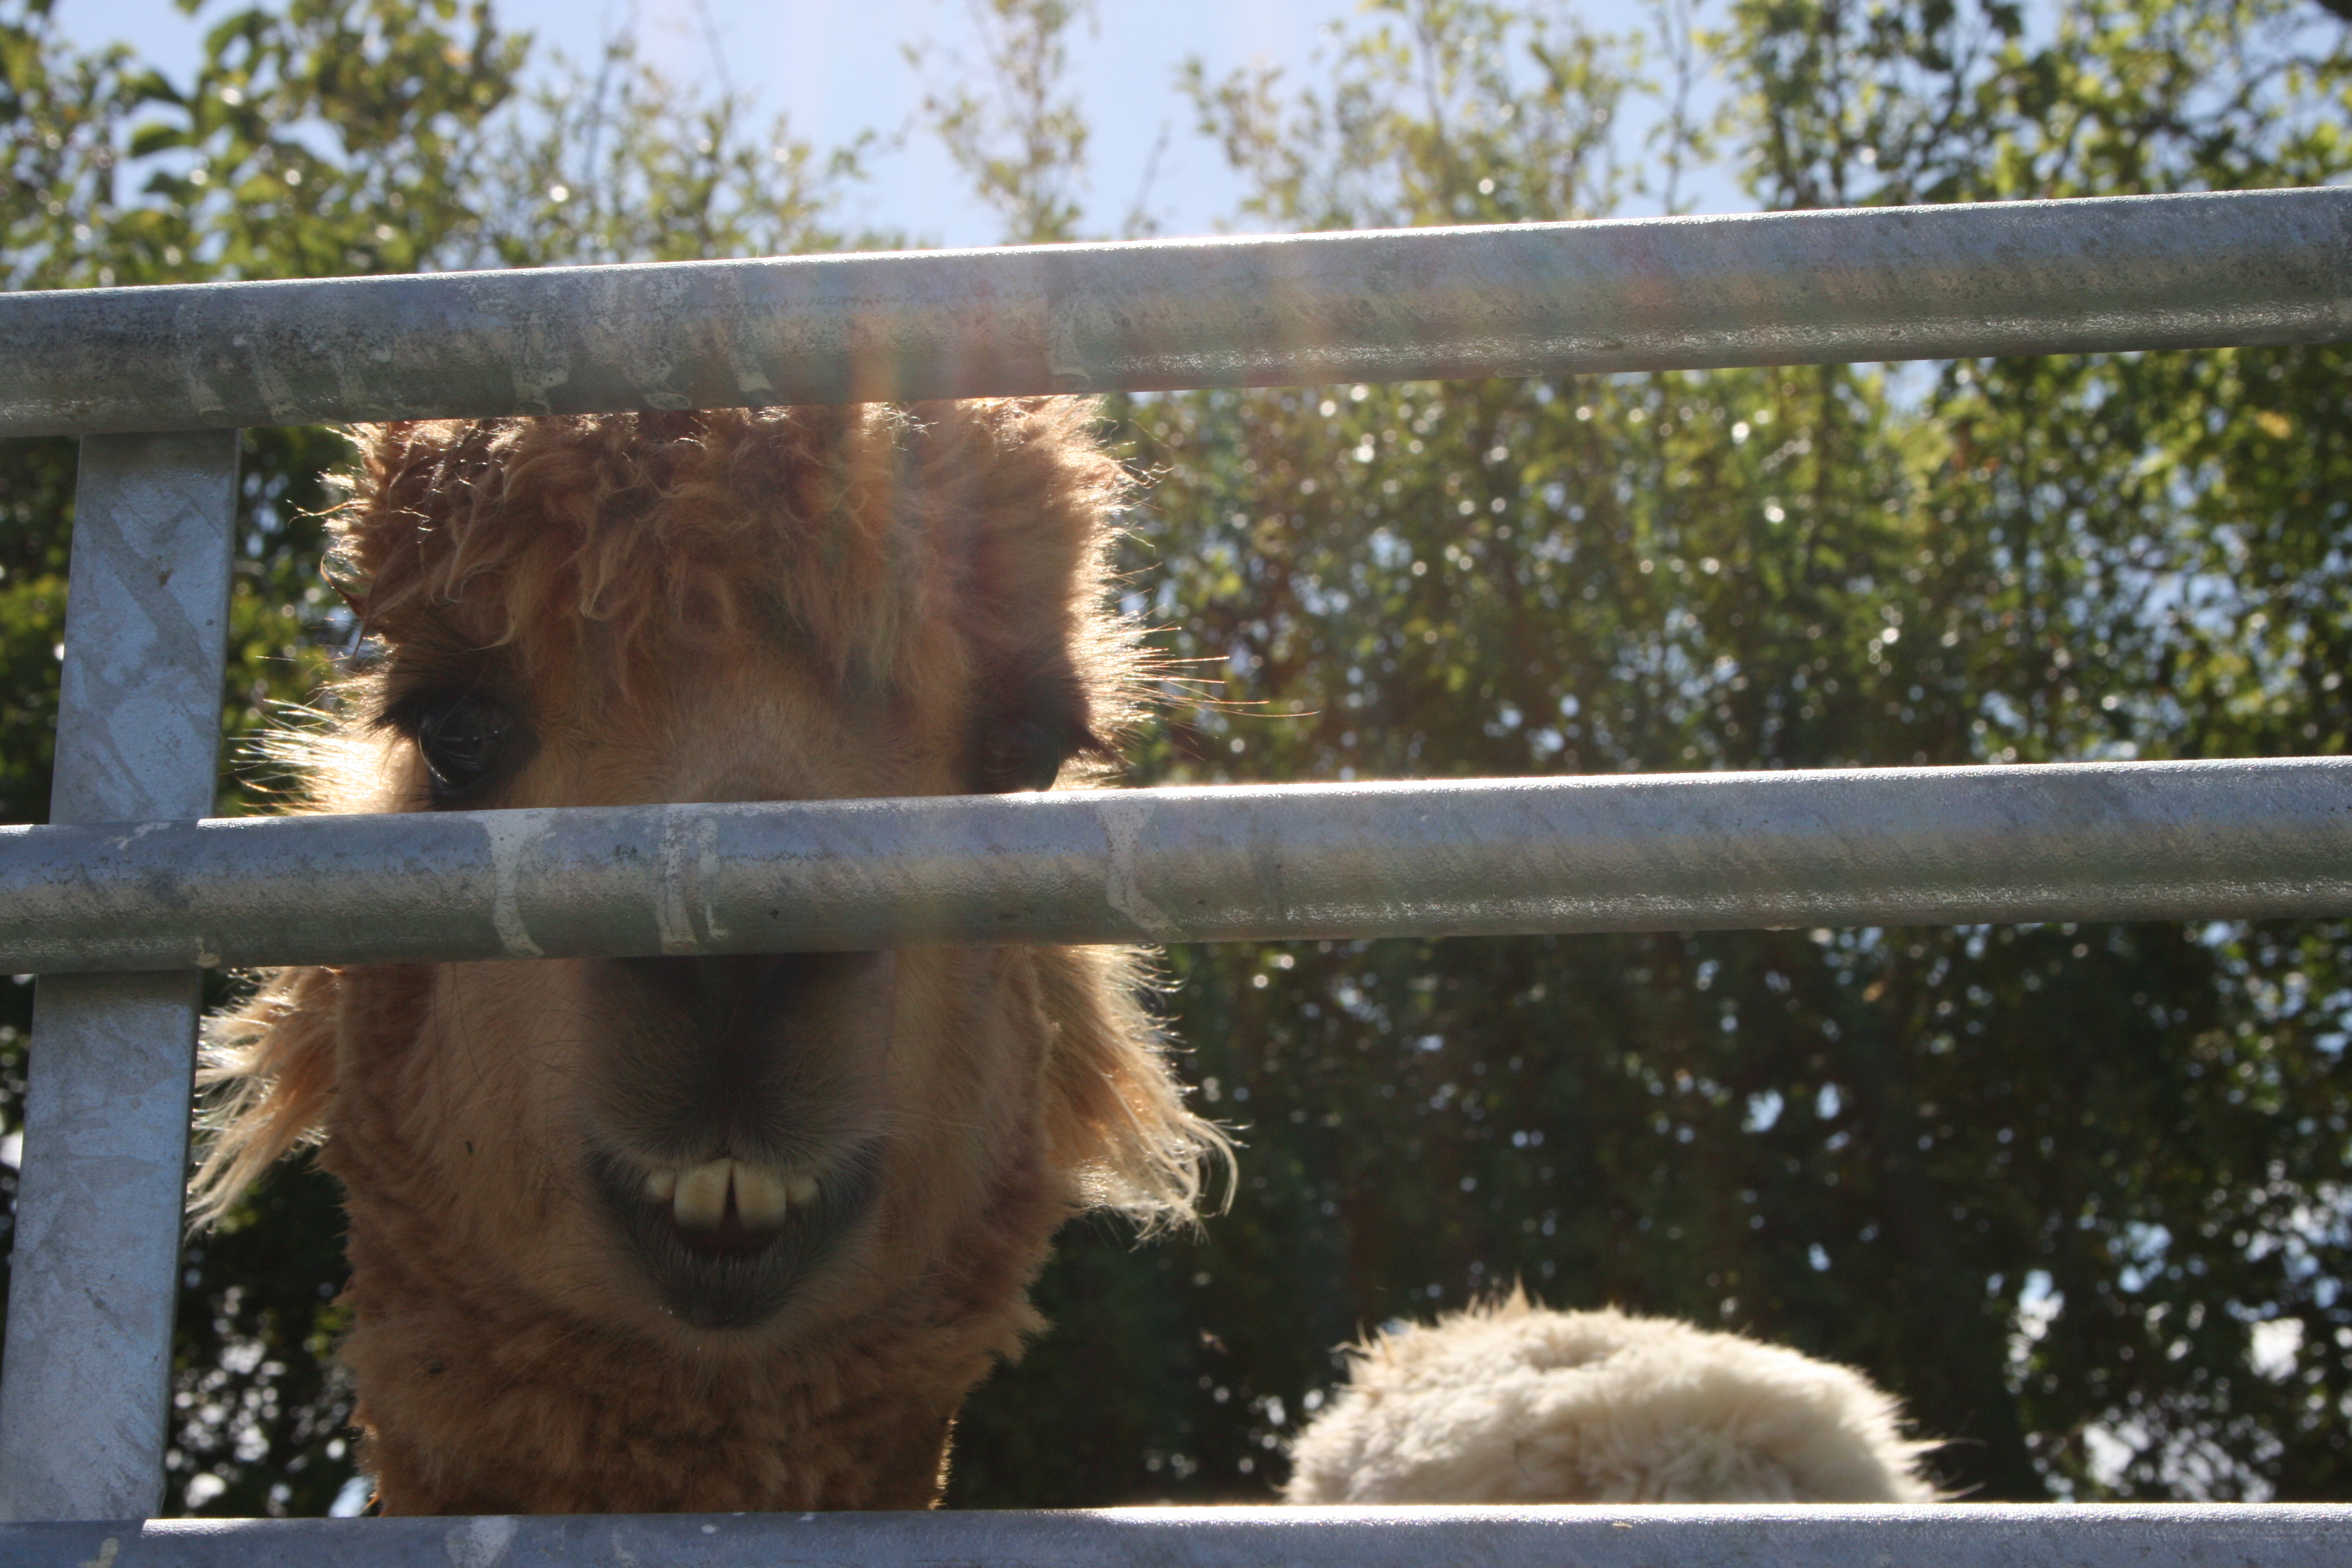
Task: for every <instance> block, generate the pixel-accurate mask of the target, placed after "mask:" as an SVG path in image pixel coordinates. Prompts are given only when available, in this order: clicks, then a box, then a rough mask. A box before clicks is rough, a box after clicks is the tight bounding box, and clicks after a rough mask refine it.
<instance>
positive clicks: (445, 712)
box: [416, 696, 515, 801]
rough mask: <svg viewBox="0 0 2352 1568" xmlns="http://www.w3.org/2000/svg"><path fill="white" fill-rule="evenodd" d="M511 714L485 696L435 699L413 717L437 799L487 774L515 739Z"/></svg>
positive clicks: (459, 791)
mask: <svg viewBox="0 0 2352 1568" xmlns="http://www.w3.org/2000/svg"><path fill="white" fill-rule="evenodd" d="M514 731H515V722H514V717H513V715H511V714H509V712H508V711H507V710H505V709H504V708H502V707H500V706H499V704H497V703H495V702H492V701H491V700H488V698H485V697H475V696H467V697H460V698H457V699H456V700H452V701H446V702H440V703H436V704H435V705H434V706H432V707H430V708H427V709H425V710H423V711H422V712H420V713H418V714H417V716H416V749H417V750H418V751H419V752H422V753H423V754H424V757H425V767H426V768H427V769H428V770H430V772H431V773H432V774H433V796H434V799H435V800H436V801H444V800H448V799H451V798H454V797H455V796H457V795H461V794H463V793H464V792H465V791H466V790H467V789H468V788H469V787H471V786H472V785H474V784H479V783H480V782H481V781H482V780H483V779H485V778H487V777H488V776H489V774H490V773H492V772H494V771H495V770H496V769H497V767H498V765H499V763H501V762H503V761H504V760H505V759H506V752H507V747H508V743H509V742H510V741H511V740H512V739H513V738H514Z"/></svg>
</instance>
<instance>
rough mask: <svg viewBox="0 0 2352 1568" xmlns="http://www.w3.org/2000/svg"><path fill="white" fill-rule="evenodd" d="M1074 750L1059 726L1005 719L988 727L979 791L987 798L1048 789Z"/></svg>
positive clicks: (1041, 722)
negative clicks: (990, 795)
mask: <svg viewBox="0 0 2352 1568" xmlns="http://www.w3.org/2000/svg"><path fill="white" fill-rule="evenodd" d="M1072 750H1074V748H1073V747H1072V746H1071V744H1070V742H1069V738H1068V737H1067V736H1066V734H1064V733H1063V731H1062V729H1061V726H1059V725H1055V724H1047V723H1045V722H1043V721H1039V720H1035V719H1008V720H1005V721H1002V722H999V723H997V724H994V725H992V726H991V727H990V729H989V731H988V739H987V741H986V742H985V743H984V744H983V746H982V754H981V759H980V787H981V788H982V790H984V791H986V792H988V793H990V794H992V795H993V794H1005V793H1009V792H1011V791H1013V790H1036V789H1051V788H1053V787H1054V780H1055V777H1056V776H1057V775H1059V774H1060V773H1061V771H1062V763H1064V762H1065V761H1066V760H1067V759H1068V757H1069V754H1070V752H1071V751H1072Z"/></svg>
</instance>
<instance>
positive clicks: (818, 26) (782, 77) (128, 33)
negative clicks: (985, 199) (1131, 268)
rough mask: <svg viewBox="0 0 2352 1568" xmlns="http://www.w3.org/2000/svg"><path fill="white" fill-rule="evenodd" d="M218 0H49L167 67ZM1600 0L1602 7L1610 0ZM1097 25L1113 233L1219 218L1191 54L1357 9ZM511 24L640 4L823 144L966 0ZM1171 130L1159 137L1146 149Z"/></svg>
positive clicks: (951, 229) (675, 44)
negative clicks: (184, 3)
mask: <svg viewBox="0 0 2352 1568" xmlns="http://www.w3.org/2000/svg"><path fill="white" fill-rule="evenodd" d="M230 9H231V5H229V4H227V3H226V0H213V3H212V4H210V5H207V6H206V7H205V10H204V11H203V12H202V13H200V14H199V16H198V17H197V19H195V20H194V21H192V20H190V19H189V18H187V17H184V16H182V15H181V14H180V13H179V11H178V9H177V8H176V7H175V6H174V5H173V4H172V3H171V0H59V4H58V12H57V14H58V18H59V20H60V22H61V23H62V24H63V26H64V27H65V29H66V31H67V32H68V35H69V36H70V37H74V38H75V39H76V40H77V41H78V42H80V43H83V44H86V45H89V44H98V43H101V42H110V41H112V40H114V39H117V38H123V39H129V40H131V41H133V42H134V43H135V44H136V45H137V47H138V48H139V49H140V51H141V52H142V54H143V55H144V56H146V57H147V58H150V59H152V60H154V61H155V62H157V63H158V64H160V65H162V66H163V67H164V68H165V69H166V70H167V71H169V72H171V73H172V74H173V75H174V76H177V77H181V78H183V79H184V78H185V76H187V75H188V74H190V73H191V72H192V71H193V70H194V66H195V64H196V61H197V59H198V58H199V56H200V42H199V40H200V39H201V37H202V36H203V30H204V23H205V18H206V17H213V18H217V17H218V16H224V15H226V14H227V13H228V11H229V10H230ZM1601 9H1606V7H1605V6H1603V7H1601ZM1097 10H1098V13H1099V15H1098V16H1097V25H1096V26H1095V27H1094V28H1093V30H1092V31H1091V33H1088V32H1087V31H1086V29H1084V28H1081V29H1080V32H1079V36H1078V37H1076V40H1075V45H1074V48H1073V55H1074V65H1075V69H1074V71H1073V78H1074V79H1075V80H1076V81H1077V82H1078V83H1079V85H1080V89H1081V92H1080V96H1081V100H1082V101H1083V103H1084V105H1085V108H1086V110H1087V119H1088V122H1089V125H1090V127H1091V135H1092V142H1091V143H1090V146H1089V157H1090V162H1091V165H1092V173H1093V188H1092V190H1091V191H1090V192H1089V193H1088V195H1089V201H1088V209H1089V212H1090V214H1091V215H1092V216H1093V219H1094V222H1093V225H1092V226H1094V227H1096V228H1098V229H1101V230H1105V231H1108V230H1110V229H1113V228H1115V227H1116V226H1117V225H1118V221H1119V219H1121V218H1122V217H1123V216H1125V215H1126V214H1127V212H1128V211H1129V208H1130V207H1131V206H1132V205H1134V203H1135V201H1136V197H1137V194H1138V192H1139V189H1141V188H1142V186H1143V180H1144V175H1145V171H1146V170H1147V168H1150V169H1151V170H1152V180H1151V184H1150V194H1149V197H1148V207H1149V210H1150V212H1151V213H1152V215H1153V216H1155V217H1157V218H1158V219H1159V222H1160V232H1161V233H1163V234H1167V235H1171V236H1172V235H1183V234H1204V233H1211V232H1214V231H1215V230H1216V229H1217V228H1218V226H1219V221H1218V220H1219V219H1221V218H1225V217H1227V216H1229V215H1230V214H1231V213H1232V212H1233V210H1234V206H1235V205H1236V204H1237V202H1238V200H1239V197H1240V195H1241V189H1240V186H1239V184H1237V183H1236V182H1235V181H1234V178H1233V176H1232V175H1231V174H1230V173H1229V172H1228V171H1227V170H1226V168H1225V166H1224V161H1223V156H1222V155H1221V154H1220V153H1218V152H1217V150H1216V149H1215V148H1214V147H1213V145H1212V144H1211V143H1209V142H1206V141H1205V140H1203V139H1202V138H1201V137H1199V136H1198V135H1196V134H1194V133H1193V126H1192V113H1191V110H1190V108H1189V106H1188V104H1187V103H1186V101H1185V100H1183V99H1182V98H1181V97H1180V96H1179V95H1178V93H1177V91H1176V87H1175V81H1176V72H1177V69H1178V68H1179V66H1180V65H1181V62H1182V61H1183V60H1184V59H1185V58H1188V57H1191V56H1198V57H1200V58H1201V59H1202V61H1203V63H1204V64H1206V65H1207V67H1208V68H1209V69H1210V71H1211V74H1212V75H1213V76H1222V75H1223V74H1224V72H1226V71H1228V70H1230V69H1232V68H1234V67H1237V66H1242V65H1246V64H1249V63H1251V62H1252V61H1254V60H1264V61H1267V62H1270V63H1274V64H1279V65H1282V66H1285V67H1286V68H1289V69H1290V70H1291V71H1292V72H1294V73H1297V72H1300V71H1304V70H1305V69H1307V68H1308V65H1309V61H1310V58H1311V56H1312V55H1313V53H1314V49H1315V46H1316V44H1317V41H1318V38H1319V37H1321V36H1322V31H1323V29H1324V28H1325V27H1327V26H1328V25H1330V24H1331V23H1332V22H1334V21H1336V20H1339V19H1342V18H1345V17H1347V16H1350V15H1351V14H1352V13H1353V12H1354V10H1355V5H1354V0H1180V3H1174V4H1171V3H1167V0H1099V4H1098V6H1097ZM497 15H498V16H499V19H500V22H501V24H502V25H503V26H508V27H511V28H515V29H518V30H523V31H528V32H530V33H532V34H533V35H535V36H536V37H537V39H538V41H539V46H540V48H541V49H542V50H544V49H547V48H549V47H553V48H556V49H561V50H562V51H563V52H564V53H566V54H568V55H571V56H572V57H573V58H579V59H585V58H593V56H594V54H595V52H596V50H597V48H598V47H599V45H600V43H601V42H602V40H603V39H604V37H606V36H608V34H609V33H611V32H612V31H613V30H614V29H616V28H619V27H621V26H625V25H627V23H628V22H629V20H630V18H631V17H632V16H635V23H636V28H637V33H638V36H639V38H640V41H641V45H642V47H644V48H645V50H646V53H647V55H648V56H649V57H650V58H652V59H653V60H654V61H655V62H656V64H657V65H658V66H660V67H661V68H662V69H663V70H664V72H665V73H666V74H667V75H670V76H673V77H674V78H677V79H680V80H696V81H704V82H708V81H710V80H713V79H718V78H719V73H720V72H721V70H722V69H723V72H724V79H725V80H726V81H728V82H729V83H730V84H731V85H732V86H733V87H734V88H735V89H738V90H740V91H745V92H750V93H753V94H756V95H757V96H758V98H759V100H760V102H761V106H762V107H763V108H764V109H766V110H770V111H778V110H781V111H782V112H783V113H785V114H786V115H788V116H789V117H790V119H791V121H792V129H793V134H794V135H796V136H799V137H801V138H803V139H804V140H806V141H809V142H813V143H814V144H815V145H816V146H817V147H819V148H825V147H831V146H835V145H839V144H842V143H844V142H848V141H850V140H851V139H853V138H854V137H856V135H857V134H858V133H859V132H863V131H867V130H872V131H877V132H883V133H885V134H887V133H889V132H894V131H896V130H898V128H900V127H902V126H904V125H905V124H906V123H907V122H908V120H909V119H910V117H911V116H912V115H913V114H914V112H915V110H916V109H917V107H918V105H919V102H920V100H921V96H922V89H921V85H920V82H919V79H918V77H917V75H916V72H915V69H914V68H913V67H912V66H910V65H909V64H908V62H907V60H906V58H905V57H904V55H903V53H902V47H903V46H905V45H907V44H910V43H918V42H929V43H933V44H935V45H937V46H939V47H941V48H944V49H948V50H957V49H961V52H963V53H964V54H966V55H967V56H970V55H971V52H972V51H971V26H970V22H969V20H968V15H969V14H968V12H967V10H966V0H854V3H853V0H635V4H634V5H633V4H631V0H499V4H498V5H497ZM1163 130H1164V131H1165V132H1166V133H1167V143H1166V148H1165V151H1164V152H1162V153H1160V157H1159V158H1158V160H1157V163H1156V164H1155V163H1154V160H1153V157H1152V152H1153V148H1154V146H1155V144H1157V143H1158V142H1159V141H1160V136H1161V134H1162V132H1163ZM872 167H873V173H874V176H875V177H874V179H873V180H872V181H871V182H870V183H869V184H868V186H867V188H866V191H865V193H864V194H863V195H861V196H859V198H858V199H857V200H856V202H855V203H854V204H853V206H852V209H851V213H850V214H849V216H850V217H851V218H852V219H853V220H854V221H857V220H862V221H864V222H867V223H871V224H873V225H875V226H881V227H889V228H898V229H901V230H904V231H906V232H908V233H910V234H914V235H917V236H919V237H922V238H924V239H926V240H928V241H929V242H930V243H933V244H949V245H984V244H989V243H992V242H993V241H994V240H996V239H997V238H998V237H999V235H998V223H997V221H996V219H995V218H994V217H993V216H992V215H990V213H989V212H988V211H987V210H986V209H985V208H983V207H982V206H981V205H979V204H978V203H976V202H974V201H972V200H971V198H970V197H968V196H966V195H964V194H963V190H962V184H961V180H960V179H959V177H958V176H957V175H956V174H955V173H954V172H953V170H952V168H951V166H950V164H949V163H948V161H947V158H946V155H945V154H944V153H942V152H941V151H940V148H939V146H938V144H937V143H936V142H934V141H932V140H931V139H930V138H929V137H927V136H921V135H917V136H911V137H908V138H907V139H906V142H905V144H904V146H903V147H902V148H901V149H900V150H899V151H898V152H896V153H889V154H887V155H885V156H882V157H879V158H877V159H875V160H874V161H873V165H872Z"/></svg>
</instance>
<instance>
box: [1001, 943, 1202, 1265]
mask: <svg viewBox="0 0 2352 1568" xmlns="http://www.w3.org/2000/svg"><path fill="white" fill-rule="evenodd" d="M1034 952H1035V955H1036V961H1037V980H1038V985H1039V992H1040V1000H1041V1002H1042V1003H1043V1005H1044V1007H1045V1016H1047V1017H1048V1018H1050V1019H1051V1020H1053V1022H1054V1025H1055V1028H1054V1031H1053V1037H1052V1044H1051V1047H1050V1053H1051V1054H1050V1055H1049V1056H1048V1057H1047V1058H1046V1062H1045V1083H1044V1089H1045V1129H1046V1136H1047V1139H1048V1141H1049V1148H1050V1156H1049V1157H1050V1158H1051V1160H1052V1161H1053V1163H1054V1167H1055V1169H1056V1170H1058V1171H1060V1172H1062V1173H1064V1174H1065V1175H1066V1177H1068V1178H1069V1179H1070V1181H1071V1183H1072V1184H1073V1186H1074V1187H1075V1188H1076V1194H1077V1195H1078V1196H1079V1198H1080V1199H1081V1200H1082V1201H1084V1202H1086V1203H1087V1204H1088V1205H1099V1206H1102V1207H1105V1208H1111V1209H1116V1210H1118V1212H1120V1213H1122V1214H1124V1215H1127V1216H1128V1217H1129V1219H1131V1220H1133V1221H1134V1222H1135V1223H1136V1225H1137V1226H1139V1228H1140V1229H1142V1230H1143V1231H1144V1232H1145V1233H1146V1234H1149V1233H1150V1232H1152V1231H1155V1230H1159V1229H1160V1228H1163V1227H1166V1226H1182V1225H1188V1224H1191V1223H1192V1222H1194V1221H1195V1220H1197V1219H1198V1217H1199V1216H1200V1214H1201V1211H1202V1210H1203V1209H1205V1208H1208V1207H1211V1206H1216V1207H1220V1208H1221V1207H1223V1201H1224V1200H1229V1199H1230V1198H1231V1196H1232V1191H1231V1187H1232V1184H1231V1181H1230V1177H1231V1174H1232V1170H1233V1143H1232V1141H1231V1140H1229V1139H1228V1138H1227V1137H1226V1136H1225V1134H1224V1132H1223V1131H1222V1130H1221V1129H1219V1128H1218V1127H1217V1126H1216V1125H1215V1124H1214V1123H1213V1122H1209V1121H1203V1120H1202V1118H1200V1117H1198V1116H1195V1115H1193V1114H1192V1111H1191V1110H1187V1109H1186V1108H1185V1105H1184V1096H1183V1089H1181V1086H1179V1085H1178V1083H1177V1082H1176V1079H1175V1075H1174V1074H1173V1073H1172V1072H1171V1070H1170V1069H1169V1064H1168V1058H1167V1053H1166V1052H1165V1051H1164V1050H1163V1049H1162V1047H1161V1046H1160V1039H1159V1036H1158V1034H1157V1032H1156V1031H1155V1030H1154V1029H1153V1028H1152V1026H1151V1021H1150V1018H1149V1017H1147V1016H1145V1014H1144V1011H1143V1007H1142V1005H1141V1004H1140V1003H1139V1001H1138V1000H1137V995H1136V994H1137V990H1138V988H1139V985H1140V984H1141V983H1142V964H1141V963H1140V960H1139V955H1138V954H1136V953H1135V952H1130V951H1129V950H1128V949H1125V948H1112V947H1065V948H1039V949H1036V950H1034ZM1219 1170H1222V1171H1223V1172H1224V1173H1225V1174H1226V1176H1227V1177H1228V1180H1227V1181H1226V1182H1225V1183H1224V1184H1223V1185H1224V1187H1225V1191H1224V1193H1223V1198H1222V1199H1213V1198H1212V1196H1211V1194H1210V1188H1211V1186H1212V1184H1213V1177H1214V1175H1215V1173H1216V1172H1217V1171H1219Z"/></svg>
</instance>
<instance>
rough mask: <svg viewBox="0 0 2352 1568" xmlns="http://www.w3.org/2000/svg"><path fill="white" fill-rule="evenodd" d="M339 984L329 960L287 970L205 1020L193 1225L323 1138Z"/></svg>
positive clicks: (213, 1217) (216, 1215) (209, 1220)
mask: <svg viewBox="0 0 2352 1568" xmlns="http://www.w3.org/2000/svg"><path fill="white" fill-rule="evenodd" d="M340 989H341V976H340V975H339V974H338V973H336V972H335V971H334V970H331V969H292V970H281V971H280V972H279V973H278V974H277V975H276V976H275V977H274V978H273V979H272V980H271V981H270V982H269V983H268V984H267V985H265V986H263V987H262V989H261V991H260V992H259V993H258V994H257V995H255V997H254V998H253V1000H252V1001H250V1002H248V1003H247V1004H246V1005H244V1006H243V1007H240V1008H238V1009H237V1010H236V1012H234V1013H228V1014H222V1015H218V1016H215V1017H212V1018H208V1019H206V1020H205V1042H204V1051H203V1056H202V1058H201V1060H200V1063H199V1065H198V1067H197V1069H196V1088H197V1089H198V1091H199V1092H200V1093H202V1094H203V1095H204V1097H205V1099H204V1108H203V1110H202V1111H201V1112H200V1113H199V1115H198V1117H197V1122H196V1126H197V1131H198V1133H199V1135H200V1136H201V1138H202V1152H201V1154H200V1156H199V1159H198V1163H197V1166H196V1173H195V1176H194V1180H192V1181H191V1182H190V1183H189V1184H188V1198H189V1214H190V1218H191V1220H192V1222H193V1223H194V1225H195V1226H197V1227H199V1228H204V1227H208V1226H213V1225H215V1224H217V1223H218V1222H219V1220H220V1218H221V1216H222V1215H226V1213H227V1212H228V1211H229V1210H230V1209H232V1208H234V1207H236V1202H237V1200H238V1199H239V1198H241V1197H243V1196H244V1195H245V1192H246V1189H247V1187H250V1186H251V1185H252V1184H254V1183H255V1182H256V1181H257V1180H258V1179H259V1178H260V1176H261V1175H262V1173H264V1172H266V1171H268V1169H269V1167H270V1166H272V1165H274V1164H276V1163H278V1161H279V1160H280V1159H282V1158H283V1157H285V1156H286V1155H287V1154H289V1153H291V1152H293V1151H294V1150H296V1149H298V1148H300V1147H302V1146H303V1145H305V1144H308V1143H315V1142H318V1140H319V1138H320V1133H321V1131H322V1130H323V1127H324V1124H325V1122H326V1120H327V1112H328V1110H329V1107H330V1106H331V1104H332V1102H333V1100H334V1093H335V1016H336V1012H337V1001H338V993H339V991H340Z"/></svg>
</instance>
